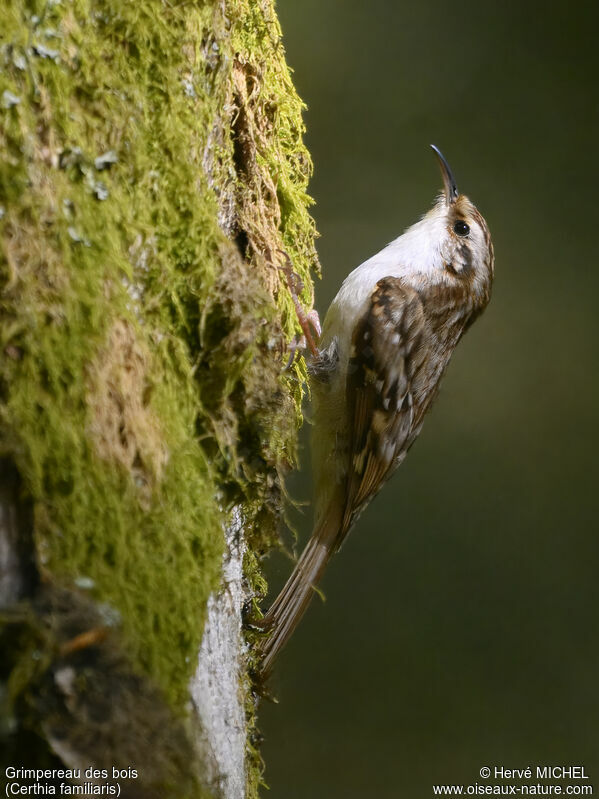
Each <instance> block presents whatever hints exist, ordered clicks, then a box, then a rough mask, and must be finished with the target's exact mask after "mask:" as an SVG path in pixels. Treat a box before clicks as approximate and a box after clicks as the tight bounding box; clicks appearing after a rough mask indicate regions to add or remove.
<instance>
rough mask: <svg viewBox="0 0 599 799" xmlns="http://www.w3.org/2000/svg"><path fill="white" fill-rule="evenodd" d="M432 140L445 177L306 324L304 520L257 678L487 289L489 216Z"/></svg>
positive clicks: (392, 458)
mask: <svg viewBox="0 0 599 799" xmlns="http://www.w3.org/2000/svg"><path fill="white" fill-rule="evenodd" d="M431 148H432V149H433V151H434V153H435V155H436V157H437V160H438V163H439V166H440V169H441V175H442V178H443V191H442V192H441V193H440V194H439V196H438V197H437V198H436V201H435V202H434V204H433V207H432V208H431V209H430V210H429V211H428V213H426V214H425V215H424V216H423V217H422V218H421V219H420V220H419V221H418V222H416V223H415V224H413V225H412V226H411V227H409V228H408V229H407V230H406V231H405V232H404V233H403V235H401V236H399V238H397V239H395V240H394V241H392V242H391V243H390V244H389V245H388V246H387V247H385V248H384V249H383V250H381V251H380V252H379V253H378V254H376V255H374V256H373V257H372V258H369V259H368V260H367V261H365V262H364V263H362V264H361V265H360V266H358V267H357V268H356V269H354V270H353V271H352V272H351V273H350V274H349V275H348V276H347V277H346V279H345V280H344V282H343V284H342V286H341V288H340V289H339V292H338V294H337V296H336V297H335V299H334V300H333V302H332V304H331V306H330V308H329V310H328V312H327V314H326V317H325V321H324V325H323V328H322V334H321V336H320V339H319V341H318V346H316V345H313V344H312V342H311V338H310V336H309V332H308V329H307V327H306V328H305V332H306V334H308V335H307V336H306V338H307V339H308V341H310V343H311V344H312V353H313V354H312V359H311V361H310V362H309V365H308V371H309V375H310V387H311V394H312V402H313V411H312V415H313V427H312V436H311V450H312V461H313V481H314V506H315V507H314V527H313V532H312V535H311V537H310V539H309V541H308V543H307V545H306V547H305V549H304V551H303V553H302V554H301V556H300V557H299V559H298V561H297V563H296V565H295V568H294V570H293V572H292V574H291V576H290V577H289V579H288V581H287V583H286V584H285V586H284V587H283V589H282V591H281V592H280V594H279V595H278V597H277V598H276V599H275V601H274V602H273V604H272V606H271V607H270V609H269V610H268V611H267V613H266V614H265V616H264V618H263V619H262V620H261V621H262V623H261V627H262V629H263V630H264V631H265V634H264V636H263V637H262V640H261V644H260V650H261V651H260V656H261V666H260V675H261V679H262V681H264V680H266V679H268V677H269V675H270V673H271V672H272V668H273V665H274V662H275V660H276V658H277V656H278V654H279V653H280V651H281V649H282V648H283V647H284V646H285V644H286V643H287V641H288V640H289V638H290V636H291V634H292V633H293V631H294V629H295V628H296V626H297V624H298V623H299V621H300V619H301V618H302V616H303V615H304V613H305V611H306V609H307V607H308V605H309V603H310V601H311V599H312V597H313V596H314V594H315V589H316V586H317V584H318V582H319V580H320V578H321V577H322V574H323V572H324V570H325V568H326V566H327V564H328V562H329V560H330V559H331V557H332V556H333V555H334V554H335V553H336V552H337V551H338V550H339V548H340V547H341V544H342V543H343V542H344V540H345V538H346V536H347V534H348V532H349V531H350V529H351V528H352V527H353V525H354V524H355V523H356V520H357V519H358V517H359V516H360V514H361V513H362V512H363V511H364V509H365V508H366V506H367V505H368V504H369V503H370V501H371V500H372V499H373V498H374V497H375V496H376V494H378V492H379V491H380V490H381V488H382V487H383V485H384V484H385V483H386V482H387V480H388V479H389V478H390V477H391V475H392V474H393V473H394V472H395V470H396V469H397V467H398V466H399V465H400V464H401V463H402V461H403V460H404V458H405V457H406V455H407V453H408V450H409V449H410V447H411V446H412V444H413V443H414V441H415V440H416V438H417V437H418V435H419V433H420V430H421V428H422V424H423V421H424V417H425V416H426V413H427V411H428V410H429V408H430V407H431V404H432V402H433V400H434V398H435V396H436V394H437V392H438V389H439V382H440V380H441V377H442V375H443V373H444V372H445V369H446V367H447V364H448V363H449V360H450V358H451V355H452V353H453V351H454V349H455V347H456V345H457V344H458V342H459V341H460V339H461V338H462V336H463V334H464V333H465V332H466V330H468V328H469V327H470V326H471V325H472V323H473V322H474V321H475V319H477V317H478V316H480V314H481V313H482V311H483V310H484V309H485V307H486V306H487V304H488V303H489V300H490V297H491V287H492V283H493V275H494V251H493V244H492V241H491V235H490V232H489V228H488V226H487V223H486V222H485V220H484V218H483V216H482V215H481V213H480V212H479V211H478V209H477V208H476V206H475V205H474V204H473V203H472V202H471V201H470V200H469V199H468V197H466V195H464V194H460V193H459V191H458V188H457V185H456V181H455V178H454V176H453V173H452V171H451V168H450V167H449V164H448V163H447V161H446V159H445V157H444V156H443V154H442V153H441V151H440V150H439V148H438V147H436V146H435V145H431ZM292 292H293V289H292ZM295 299H296V298H294V300H295ZM297 305H298V303H297V302H296V306H297ZM301 322H303V323H304V325H305V322H306V317H305V314H304V315H303V318H302V319H300V323H301ZM304 325H302V326H304ZM316 329H317V330H319V328H318V327H316Z"/></svg>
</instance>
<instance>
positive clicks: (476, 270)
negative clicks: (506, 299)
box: [397, 145, 494, 310]
mask: <svg viewBox="0 0 599 799" xmlns="http://www.w3.org/2000/svg"><path fill="white" fill-rule="evenodd" d="M431 147H432V149H433V150H434V152H435V155H436V156H437V159H438V161H439V166H440V167H441V174H442V176H443V184H444V190H443V192H442V193H441V194H440V195H439V197H438V199H437V201H436V203H435V205H434V206H433V208H431V210H430V211H429V212H428V213H427V214H425V215H424V217H423V218H422V219H421V220H420V221H419V222H416V224H415V225H412V227H410V228H408V230H407V231H406V232H405V233H404V235H403V236H402V237H401V238H400V239H398V240H397V241H398V244H399V242H401V243H402V245H401V246H402V250H403V251H404V258H403V259H402V260H403V263H404V264H405V278H407V279H408V281H409V282H411V283H412V284H413V285H414V286H415V287H418V288H423V287H425V286H427V285H429V286H430V285H433V286H447V287H448V288H457V287H462V288H467V289H468V293H469V294H471V297H472V299H473V301H474V304H475V305H476V306H480V307H481V310H482V307H484V306H485V305H486V303H487V302H488V300H489V297H490V291H491V283H492V281H493V265H494V257H493V244H492V242H491V234H490V233H489V228H488V227H487V223H486V222H485V220H484V219H483V217H482V215H481V213H480V211H478V209H477V208H476V206H475V205H474V203H472V202H471V201H470V200H469V199H468V197H466V195H465V194H460V192H459V191H458V187H457V184H456V181H455V178H454V176H453V173H452V171H451V169H450V167H449V164H448V163H447V161H446V160H445V158H444V156H443V155H442V153H441V151H440V150H439V149H438V148H437V147H435V146H434V145H431Z"/></svg>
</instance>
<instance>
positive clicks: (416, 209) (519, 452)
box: [261, 0, 599, 799]
mask: <svg viewBox="0 0 599 799" xmlns="http://www.w3.org/2000/svg"><path fill="white" fill-rule="evenodd" d="M595 5H596V4H591V3H588V4H584V3H577V2H574V3H561V4H559V5H558V4H557V3H555V4H551V3H534V4H533V3H528V4H527V3H524V4H521V3H516V2H502V3H491V2H487V3H482V4H481V3H478V4H477V3H466V4H452V3H447V2H430V1H429V2H388V1H387V2H385V0H369V1H368V2H356V1H355V0H354V1H353V2H350V1H349V0H301V2H300V1H299V0H279V2H278V12H279V15H280V18H281V22H282V25H283V31H284V42H285V46H286V49H287V54H288V60H289V62H290V64H291V65H292V67H293V68H294V70H295V81H296V85H297V87H298V89H299V91H300V94H301V95H302V97H303V98H304V100H305V101H306V103H307V104H308V106H309V111H308V112H307V114H306V122H307V125H308V135H307V142H308V146H309V147H310V150H311V152H312V155H313V158H314V163H315V175H314V181H313V183H312V193H313V195H314V197H315V198H316V201H317V205H316V207H315V216H316V220H317V224H318V227H319V230H320V232H321V234H322V237H321V239H320V241H319V252H320V256H321V260H322V264H323V271H324V280H323V281H322V284H320V285H319V286H317V303H316V305H317V307H318V309H319V310H320V312H321V314H322V315H324V311H325V310H326V308H327V306H328V304H329V302H330V300H331V299H332V297H333V296H334V294H335V292H336V290H337V288H338V287H339V285H340V283H341V281H342V279H343V277H344V276H345V275H346V274H347V273H348V272H349V271H350V270H351V269H353V268H354V267H355V266H357V265H358V264H359V263H360V262H361V261H363V260H364V259H365V258H367V257H368V256H370V255H372V254H373V253H375V252H376V251H378V250H379V249H381V247H382V246H384V245H385V244H386V243H387V242H388V241H389V240H391V239H392V238H395V237H396V236H397V235H399V234H400V233H401V232H402V231H403V229H404V228H405V227H406V226H408V225H409V224H411V223H412V222H414V221H415V220H416V219H417V218H418V217H419V216H420V215H421V214H422V213H424V212H425V211H426V210H427V209H428V208H429V206H430V204H431V203H432V201H433V198H434V196H435V194H436V192H437V191H438V190H439V189H440V186H441V182H440V177H439V173H438V168H437V165H436V163H435V159H434V157H433V155H432V153H431V152H430V151H429V149H428V145H429V143H430V142H434V143H436V144H438V145H439V146H440V147H441V149H442V150H443V152H444V153H445V155H446V156H447V158H448V160H449V162H450V164H451V165H452V167H453V169H454V172H455V175H456V177H457V181H458V186H459V187H460V189H461V190H462V191H464V192H465V193H466V194H468V195H469V196H470V197H471V198H472V199H473V200H474V201H475V202H476V203H477V205H478V207H479V208H480V209H481V211H482V212H483V214H484V215H485V216H486V219H487V221H488V223H489V225H490V228H491V232H492V235H493V240H494V243H495V253H496V282H495V289H494V296H493V299H492V302H491V305H490V307H489V309H488V310H487V312H486V313H485V315H484V316H483V318H482V319H481V320H480V321H479V322H477V323H476V325H475V326H474V328H473V329H472V330H471V332H469V333H468V335H467V337H466V339H465V340H464V341H463V342H462V344H461V345H460V347H459V349H458V351H457V353H456V355H455V357H454V359H453V361H452V364H451V367H450V369H449V372H448V374H447V377H446V379H445V380H444V383H443V387H442V391H441V395H440V398H439V400H438V401H437V403H436V405H435V407H434V409H433V412H432V414H431V416H430V418H428V419H427V421H426V423H425V425H424V430H423V433H422V435H421V437H420V440H419V441H418V443H417V444H416V446H415V447H414V448H413V450H412V451H411V452H410V455H409V457H408V459H407V461H406V462H405V464H404V465H403V466H402V467H401V469H400V471H399V473H398V474H397V475H396V476H395V477H394V479H393V480H392V482H391V483H390V484H388V485H387V486H386V488H385V490H384V491H383V492H382V494H381V496H379V498H378V499H377V500H376V501H375V502H374V504H373V505H372V506H371V507H370V508H369V509H368V511H367V512H366V513H365V514H364V516H363V517H362V519H361V520H360V522H359V524H358V525H357V526H356V528H355V529H354V530H353V531H352V533H351V535H350V536H349V539H348V540H347V542H346V544H345V546H344V548H343V550H342V552H341V554H340V555H339V556H338V557H337V558H336V559H335V560H334V561H333V563H332V564H331V567H330V570H329V573H328V574H327V575H326V578H325V580H324V586H323V587H324V589H325V592H326V595H327V601H326V604H325V605H324V606H323V605H322V603H320V602H315V603H314V606H313V607H312V608H311V609H310V612H309V613H308V615H307V617H306V619H305V620H304V622H303V624H302V625H301V627H300V629H299V630H298V631H297V633H296V635H295V636H294V638H293V639H292V641H291V643H290V644H289V646H288V647H287V649H286V651H285V653H284V655H283V656H282V658H281V660H280V662H279V664H278V669H277V674H276V676H275V679H274V689H275V691H276V693H277V694H278V696H279V699H280V704H279V705H272V704H268V703H264V704H263V706H262V708H261V720H262V727H263V730H264V734H265V743H264V747H263V751H264V757H265V760H266V763H267V772H266V778H267V782H268V783H269V785H270V786H271V791H270V792H269V793H268V794H265V795H268V796H270V797H271V799H308V798H309V799H321V798H322V799H325V797H326V799H335V797H343V799H357V797H380V799H386V797H389V798H391V797H393V799H396V797H406V798H407V799H421V798H422V799H426V797H429V796H431V795H432V790H431V786H432V784H433V783H464V784H472V783H475V782H479V783H484V780H482V779H481V778H480V776H479V775H478V772H479V769H480V768H481V767H482V766H485V765H487V766H490V767H491V768H493V767H494V766H495V765H503V766H505V767H508V768H526V766H531V767H533V769H534V767H535V766H536V765H537V764H541V765H544V764H550V765H562V764H563V765H566V764H583V765H584V766H585V767H586V770H587V773H588V774H589V775H590V777H591V780H590V782H591V783H593V784H594V787H595V793H599V749H598V744H599V740H598V739H599V735H598V730H597V727H598V720H599V699H598V697H599V692H598V687H597V682H598V671H599V668H598V667H599V644H598V640H597V635H598V632H599V631H598V625H597V600H598V598H599V597H598V594H599V590H598V587H597V586H598V577H597V571H598V564H599V536H598V524H597V498H598V495H599V486H598V480H597V477H598V470H597V450H598V446H597V445H598V442H599V436H598V435H597V432H598V425H597V408H598V393H599V392H598V387H599V379H598V375H597V368H598V365H599V364H598V360H599V359H598V358H597V341H598V336H597V305H598V302H597V294H598V289H599V258H598V253H597V241H598V239H599V213H598V211H599V209H598V202H597V197H598V192H599V181H598V169H597V152H598V148H599V135H598V134H599V125H598V99H597V97H598V91H597V84H598V77H599V70H598V63H597V56H596V53H597V50H598V48H599V40H598V26H597V19H596V12H595V10H594V6H595ZM304 460H307V457H305V458H304ZM294 490H295V494H296V496H297V495H300V496H301V495H304V496H307V495H308V489H307V488H305V487H304V486H302V485H301V484H299V485H297V486H296V487H295V489H294ZM309 515H310V514H309V510H307V511H306V518H305V520H304V522H303V523H302V525H303V531H304V535H307V532H308V527H309V524H308V517H309ZM289 569H290V564H289V563H288V562H286V561H285V560H284V559H283V558H279V559H276V558H273V559H272V569H271V572H272V575H273V578H272V579H273V586H274V587H275V588H277V587H278V586H279V585H280V584H281V582H282V580H283V579H284V577H285V576H286V574H287V573H288V571H289ZM488 783H489V784H492V783H493V781H492V780H490V781H488ZM503 784H507V783H503ZM512 784H520V783H512Z"/></svg>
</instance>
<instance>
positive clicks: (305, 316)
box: [279, 250, 322, 368]
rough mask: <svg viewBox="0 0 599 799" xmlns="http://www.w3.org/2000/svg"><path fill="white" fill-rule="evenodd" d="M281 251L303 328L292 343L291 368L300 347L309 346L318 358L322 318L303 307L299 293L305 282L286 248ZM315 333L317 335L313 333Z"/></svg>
mask: <svg viewBox="0 0 599 799" xmlns="http://www.w3.org/2000/svg"><path fill="white" fill-rule="evenodd" d="M279 252H280V253H281V254H282V255H283V256H284V257H285V263H284V264H283V265H282V266H281V269H282V270H283V272H284V273H285V277H286V278H287V286H288V288H289V292H290V294H291V299H292V300H293V304H294V306H295V312H296V314H297V320H298V322H299V325H300V327H301V329H302V332H303V336H301V337H300V338H299V339H298V340H295V339H294V341H293V342H292V344H291V347H290V349H291V357H290V360H289V362H288V363H287V367H286V368H289V367H290V366H291V364H292V363H293V361H294V360H295V356H296V354H297V352H298V350H300V349H304V350H305V349H306V348H308V349H309V350H310V352H311V353H312V356H313V357H314V358H318V356H319V350H318V347H317V346H316V343H315V341H314V339H316V341H318V339H319V338H320V334H321V332H322V328H321V326H320V319H319V317H318V313H317V312H316V311H315V310H314V309H312V310H310V311H305V310H304V309H303V308H302V305H301V303H300V301H299V294H300V292H301V291H302V289H303V287H304V286H303V283H302V281H301V278H300V277H299V275H298V274H297V273H296V272H294V271H293V264H292V263H291V258H290V257H289V255H288V254H287V253H286V252H285V250H279ZM313 334H315V335H313Z"/></svg>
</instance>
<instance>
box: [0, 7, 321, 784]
mask: <svg viewBox="0 0 599 799" xmlns="http://www.w3.org/2000/svg"><path fill="white" fill-rule="evenodd" d="M0 32H1V33H0V36H1V37H2V39H1V49H0V237H1V244H2V262H1V270H2V297H1V305H0V313H1V319H0V321H1V339H0V342H1V353H0V434H1V445H0V446H1V450H0V455H1V456H2V457H3V460H2V464H3V471H2V476H1V477H0V480H1V481H3V482H4V483H5V484H6V485H9V484H10V486H13V487H15V486H18V491H17V490H16V489H15V491H14V492H13V494H14V496H13V501H14V503H15V508H17V507H18V508H22V507H26V508H27V509H28V511H27V513H26V514H24V515H23V514H21V516H19V515H18V514H17V515H16V516H15V518H17V516H18V518H22V517H23V518H24V517H26V518H28V519H29V518H30V519H31V524H30V525H29V526H30V529H29V530H27V531H25V530H23V531H22V539H23V540H22V541H21V543H20V545H19V548H20V550H19V551H20V553H21V567H22V568H23V569H24V570H25V571H27V573H28V574H29V572H31V574H32V575H33V576H31V578H30V579H27V580H25V579H23V580H22V581H21V582H20V583H19V582H18V581H17V583H16V584H18V585H19V590H18V592H17V593H18V594H19V597H18V598H19V599H20V604H19V605H18V607H16V606H15V607H12V608H10V609H9V610H7V611H6V612H5V613H4V615H3V628H4V639H5V647H4V651H3V655H4V657H3V663H2V679H3V680H5V682H6V687H7V690H6V699H7V707H6V714H7V715H6V717H5V721H6V723H5V724H4V726H3V728H2V731H3V735H4V740H3V743H4V744H5V746H4V747H2V746H1V745H0V748H2V749H3V751H4V752H6V753H9V752H10V756H9V755H7V757H9V760H11V762H12V763H13V764H14V763H22V762H23V761H24V758H25V753H27V758H28V759H29V760H30V761H31V762H36V763H37V762H39V763H42V762H45V761H46V760H47V761H48V762H51V761H52V758H59V759H62V760H63V761H64V762H70V763H71V764H73V763H81V764H85V765H89V764H91V763H94V764H95V765H97V766H99V767H107V766H111V765H116V766H121V767H124V766H126V765H131V764H132V762H133V761H135V762H136V763H137V764H138V766H139V768H140V769H141V770H142V771H143V769H144V768H145V770H146V771H145V774H146V777H145V782H144V780H143V779H142V780H141V781H140V780H137V781H136V782H135V785H133V783H132V784H131V786H130V788H129V790H130V791H131V793H130V795H134V791H135V790H140V791H142V793H140V794H135V795H144V796H145V795H151V791H153V790H155V791H158V793H157V794H156V795H162V796H164V795H169V796H170V795H172V796H177V795H182V796H183V795H195V794H196V793H198V792H199V791H201V790H202V788H201V783H202V764H201V762H200V761H201V758H200V759H198V757H197V753H194V738H195V736H194V734H193V732H190V729H191V724H190V721H189V718H187V716H186V706H187V704H186V703H187V700H188V685H189V680H190V677H191V675H192V674H193V671H194V668H195V665H196V662H197V654H198V650H199V645H200V641H201V636H202V629H203V622H204V615H205V608H206V602H207V599H208V596H209V594H210V592H211V591H212V590H214V589H215V588H216V587H217V586H218V584H219V579H220V569H221V557H222V549H223V535H222V530H223V527H224V526H226V524H227V518H228V517H227V514H228V509H230V508H231V507H232V506H233V505H235V506H236V507H238V508H239V507H241V508H242V511H243V517H244V520H245V534H246V537H247V541H248V543H249V548H248V551H247V555H246V571H247V575H248V578H249V580H250V581H253V582H254V584H259V582H260V579H261V578H260V574H259V569H258V568H257V557H259V555H260V554H261V553H262V552H263V551H264V550H265V549H266V548H268V547H269V546H270V545H272V543H273V541H274V540H275V533H276V525H277V520H278V518H279V515H280V511H281V496H282V490H281V479H282V473H283V472H284V470H285V469H286V468H287V467H288V465H289V464H291V463H293V462H294V458H295V439H296V430H297V427H298V425H299V422H300V402H301V393H302V383H303V378H304V372H303V368H304V367H303V366H302V365H301V364H300V365H297V366H295V367H294V370H293V371H292V372H291V373H286V374H282V364H283V363H284V361H285V355H284V353H285V350H286V347H287V342H288V341H289V340H290V338H291V337H292V336H293V334H294V332H295V330H294V327H295V315H294V311H293V306H292V303H291V300H290V297H289V294H288V292H287V291H286V289H285V286H284V283H281V274H280V272H279V270H278V268H277V265H276V264H277V263H278V262H279V261H280V259H281V256H280V253H279V250H280V249H281V248H284V249H286V250H287V252H288V253H289V254H290V256H291V257H292V259H293V262H294V265H295V268H296V269H297V271H298V273H299V275H300V277H301V278H302V280H303V283H304V285H305V296H304V297H303V299H304V301H305V302H306V304H310V302H311V285H312V284H311V280H310V268H311V267H312V266H314V265H315V263H316V256H315V252H314V244H313V241H314V226H313V222H312V220H311V218H310V216H309V214H308V211H307V208H308V206H309V198H308V196H307V194H306V184H307V180H308V176H309V172H310V160H309V157H308V154H307V152H306V150H305V149H304V147H303V145H302V141H301V136H302V131H303V125H302V119H301V109H302V106H301V102H300V100H299V99H298V97H297V95H296V93H295V91H294V89H293V86H292V83H291V80H290V77H289V73H288V69H287V67H286V64H285V60H284V53H283V49H282V45H281V38H280V29H279V25H278V22H277V20H276V17H275V14H274V11H273V6H272V0H210V1H208V0H207V2H203V3H201V2H189V3H175V2H171V1H170V0H140V2H136V3H120V2H115V1H114V0H112V1H111V0H29V1H28V2H23V1H22V0H7V1H6V2H5V3H4V4H3V5H2V8H1V9H0ZM15 513H16V511H15ZM24 540H26V541H27V542H28V543H27V547H29V550H30V551H29V553H27V552H26V553H25V555H24V556H23V554H22V551H23V546H22V544H23V541H24ZM29 556H31V557H29ZM23 558H24V560H23ZM31 561H33V567H31ZM11 568H13V567H11ZM14 598H15V597H13V599H14ZM136 697H137V698H138V701H137V700H136ZM115 703H118V705H119V708H118V711H115V709H114V707H115ZM34 743H35V746H34ZM25 746H26V747H27V748H26V750H25V748H24V747H25ZM256 779H257V778H256V774H255V773H253V774H252V776H251V779H250V783H251V786H252V788H251V790H252V792H254V791H255V790H256ZM165 785H169V786H170V788H169V789H168V792H167V793H166V794H165V790H166V789H165V787H164V786H165Z"/></svg>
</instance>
